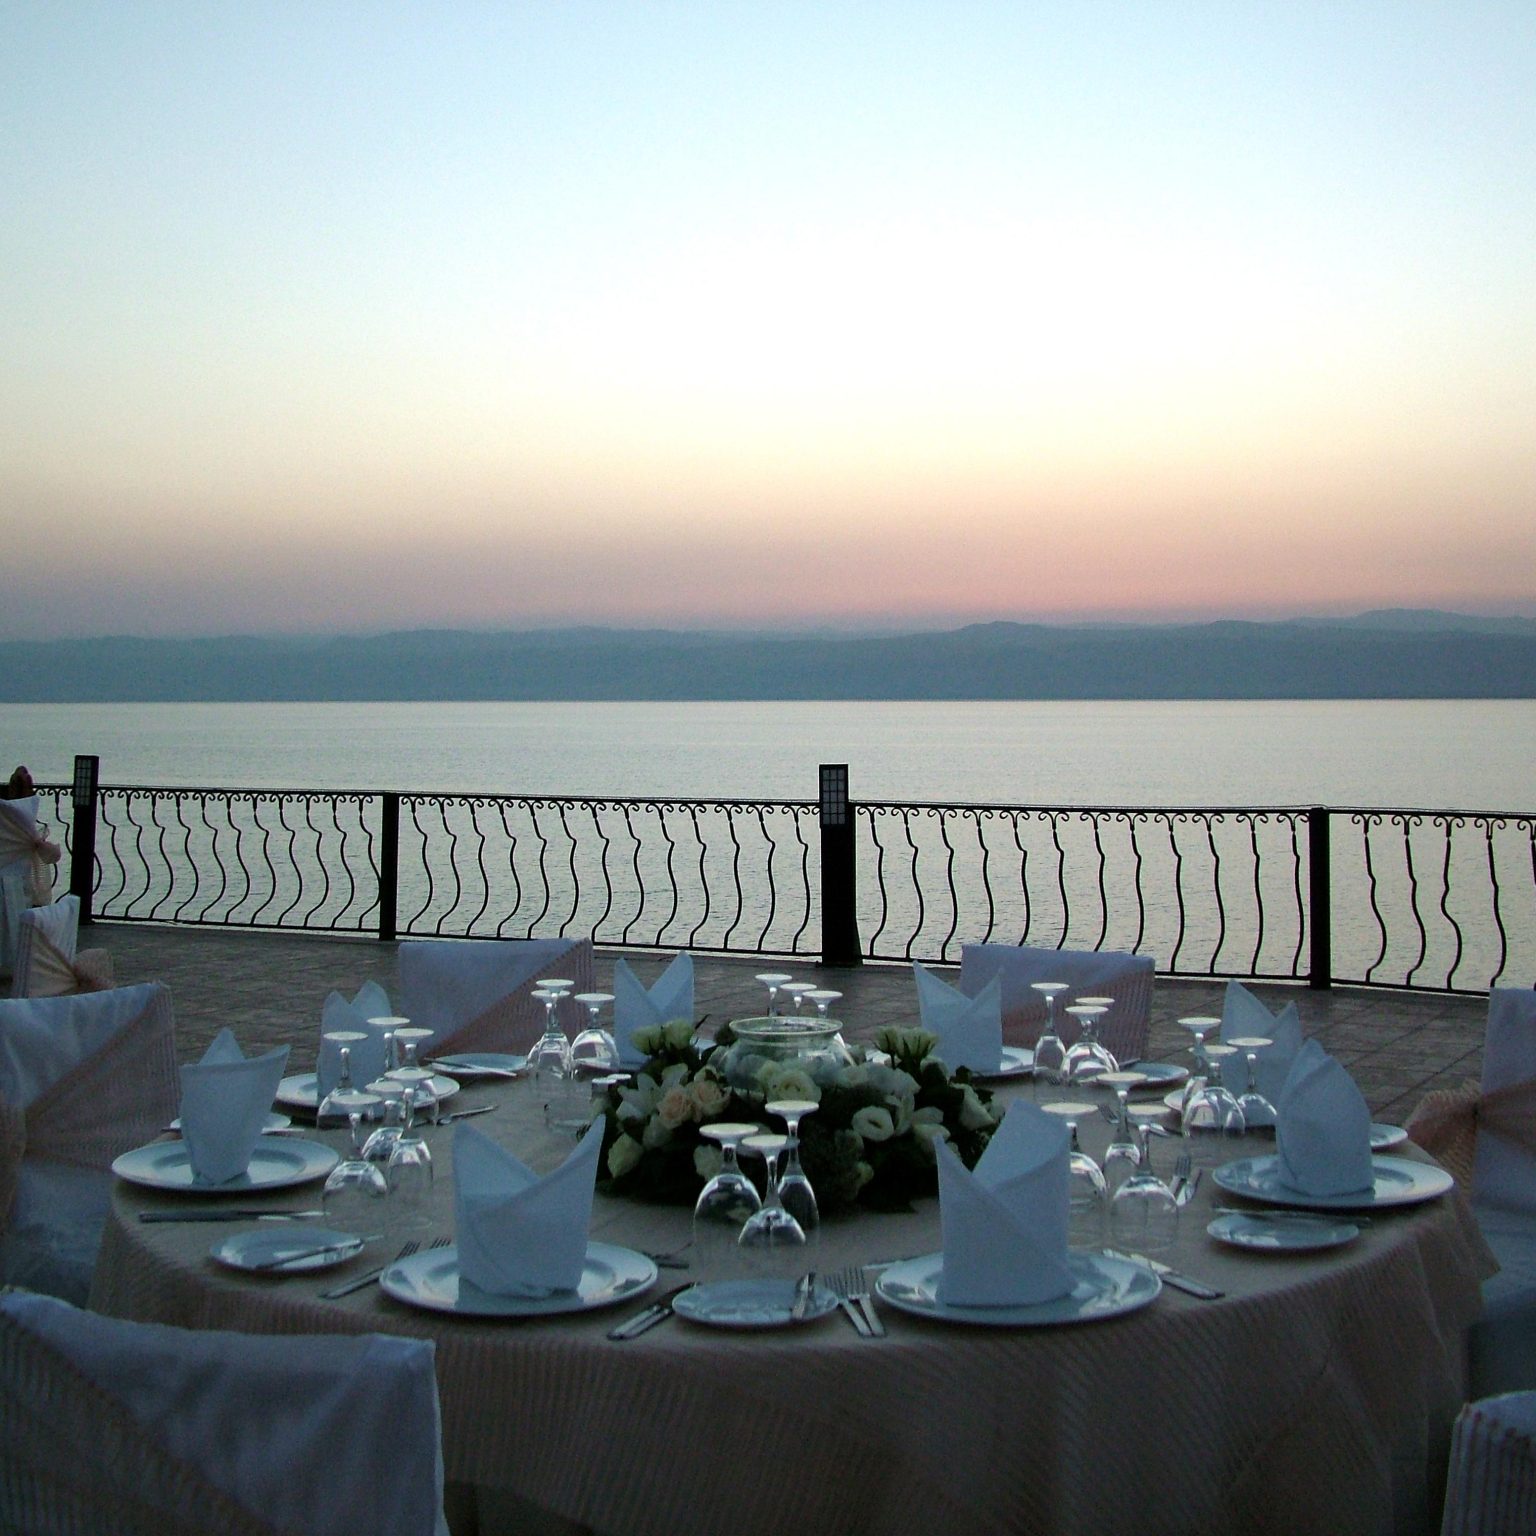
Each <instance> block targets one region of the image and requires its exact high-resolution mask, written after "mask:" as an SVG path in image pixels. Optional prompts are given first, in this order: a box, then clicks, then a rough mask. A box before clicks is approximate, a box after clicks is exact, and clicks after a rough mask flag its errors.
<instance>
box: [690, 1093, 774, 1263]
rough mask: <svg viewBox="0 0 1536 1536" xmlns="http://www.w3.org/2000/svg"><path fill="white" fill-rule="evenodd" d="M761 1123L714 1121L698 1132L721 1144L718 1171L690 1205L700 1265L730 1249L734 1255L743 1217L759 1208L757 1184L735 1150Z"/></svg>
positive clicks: (760, 1206) (715, 1258)
mask: <svg viewBox="0 0 1536 1536" xmlns="http://www.w3.org/2000/svg"><path fill="white" fill-rule="evenodd" d="M761 1129H762V1127H761V1126H756V1125H745V1124H737V1123H735V1122H734V1121H716V1122H715V1123H714V1124H713V1125H701V1126H700V1127H699V1135H700V1136H707V1137H708V1138H709V1139H710V1140H711V1141H718V1142H719V1143H720V1171H719V1172H718V1173H717V1174H715V1176H714V1177H713V1178H712V1179H710V1180H709V1181H708V1182H707V1183H706V1184H705V1185H704V1188H703V1189H702V1190H700V1192H699V1198H698V1199H697V1200H696V1201H695V1202H694V1207H693V1241H694V1246H695V1247H696V1248H697V1249H698V1257H699V1262H700V1264H701V1265H704V1266H705V1268H706V1269H707V1268H708V1267H709V1265H710V1260H711V1259H713V1260H715V1261H716V1262H718V1261H719V1260H720V1259H721V1256H722V1255H724V1254H725V1253H727V1252H729V1253H730V1254H731V1255H732V1257H733V1258H734V1256H735V1250H736V1240H737V1238H739V1237H740V1236H741V1229H742V1227H743V1226H744V1225H745V1224H746V1220H747V1218H748V1217H749V1216H751V1215H752V1214H753V1213H754V1212H755V1211H758V1210H760V1209H761V1208H762V1204H763V1200H762V1196H761V1195H759V1194H758V1192H757V1186H756V1185H755V1184H754V1183H753V1182H752V1180H751V1179H749V1178H748V1177H747V1176H746V1174H744V1173H743V1172H742V1171H741V1165H740V1163H738V1162H737V1159H736V1149H737V1147H738V1146H740V1144H741V1142H742V1140H743V1138H745V1137H747V1136H755V1135H756V1134H757V1133H758V1131H759V1130H761Z"/></svg>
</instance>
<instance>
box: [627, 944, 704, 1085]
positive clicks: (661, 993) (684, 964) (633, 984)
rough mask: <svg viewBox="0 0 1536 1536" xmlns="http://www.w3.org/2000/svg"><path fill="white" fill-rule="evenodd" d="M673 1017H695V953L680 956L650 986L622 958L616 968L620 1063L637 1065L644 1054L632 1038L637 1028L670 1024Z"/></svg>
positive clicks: (642, 1061) (641, 1061) (631, 1065)
mask: <svg viewBox="0 0 1536 1536" xmlns="http://www.w3.org/2000/svg"><path fill="white" fill-rule="evenodd" d="M673 1019H687V1020H689V1021H690V1022H692V1019H693V956H692V955H689V954H682V955H679V956H678V957H677V958H676V959H675V960H674V961H673V962H672V963H671V965H669V966H668V967H667V968H666V970H664V971H663V972H662V973H661V975H660V976H658V977H657V978H656V980H655V981H654V982H653V983H652V984H651V986H650V987H649V988H647V987H646V986H645V984H644V982H642V981H641V980H640V978H639V977H638V976H636V975H635V973H634V972H633V971H632V970H631V969H630V967H629V962H628V961H625V960H619V961H616V962H615V963H614V967H613V1038H614V1041H615V1042H616V1043H617V1045H618V1047H619V1065H620V1066H623V1067H638V1066H641V1065H643V1064H644V1061H645V1053H644V1052H643V1051H637V1050H636V1049H635V1048H634V1046H633V1044H631V1041H632V1040H633V1038H634V1034H635V1031H636V1030H638V1029H649V1028H651V1026H652V1025H655V1024H667V1023H670V1022H671V1021H672V1020H673Z"/></svg>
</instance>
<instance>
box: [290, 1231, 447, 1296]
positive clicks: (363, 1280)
mask: <svg viewBox="0 0 1536 1536" xmlns="http://www.w3.org/2000/svg"><path fill="white" fill-rule="evenodd" d="M448 1242H449V1239H448V1238H446V1237H436V1238H433V1240H432V1241H431V1242H430V1243H429V1244H428V1245H427V1246H428V1248H429V1249H431V1248H446V1247H447V1246H448ZM420 1247H421V1243H420V1242H419V1241H418V1240H417V1239H416V1238H412V1239H411V1240H410V1242H408V1243H405V1244H402V1246H401V1248H400V1252H399V1253H397V1254H396V1255H395V1256H394V1258H393V1259H391V1260H390V1264H398V1263H399V1262H400V1260H401V1259H408V1258H410V1256H411V1255H412V1254H413V1253H415V1252H416V1251H417V1249H419V1248H420ZM388 1268H389V1264H380V1265H379V1267H378V1268H377V1269H370V1270H369V1271H368V1272H367V1273H366V1274H362V1275H354V1276H353V1277H352V1278H351V1279H350V1280H346V1281H343V1282H342V1283H341V1284H340V1285H333V1286H332V1287H331V1288H330V1290H328V1291H321V1292H320V1294H321V1295H322V1296H323V1297H324V1298H325V1299H326V1300H327V1301H335V1300H337V1299H338V1298H339V1297H342V1296H350V1295H351V1294H352V1292H353V1291H360V1290H362V1288H363V1287H364V1286H365V1285H372V1284H373V1282H374V1281H375V1280H377V1279H378V1278H379V1276H380V1275H382V1274H383V1273H384V1271H385V1270H386V1269H388Z"/></svg>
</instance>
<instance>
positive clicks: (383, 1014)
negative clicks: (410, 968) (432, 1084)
mask: <svg viewBox="0 0 1536 1536" xmlns="http://www.w3.org/2000/svg"><path fill="white" fill-rule="evenodd" d="M388 1017H390V1007H389V994H388V993H387V992H386V991H385V990H384V988H383V987H381V986H380V985H379V984H378V982H376V981H365V982H364V983H363V984H362V986H360V987H359V988H358V989H357V996H356V997H354V998H353V999H352V1001H351V1002H350V1003H349V1002H348V1001H347V1000H346V998H344V997H343V996H342V995H341V993H340V992H332V993H331V995H330V996H329V997H328V998H326V1000H325V1002H324V1003H323V1004H322V1005H321V1008H320V1054H319V1057H318V1058H317V1060H316V1063H315V1078H316V1082H317V1085H318V1086H317V1092H316V1100H315V1102H316V1103H319V1101H320V1100H321V1099H323V1098H324V1097H325V1096H326V1094H328V1093H329V1092H330V1091H331V1089H332V1088H334V1087H335V1086H336V1083H337V1081H338V1080H339V1079H340V1077H341V1052H342V1047H341V1046H340V1045H338V1044H337V1043H336V1042H335V1041H334V1040H327V1039H326V1038H325V1037H326V1036H327V1035H330V1034H336V1033H343V1032H355V1033H358V1034H361V1035H363V1036H364V1037H365V1038H364V1039H362V1040H354V1041H352V1042H351V1043H350V1044H349V1045H348V1046H347V1047H346V1049H347V1050H348V1052H349V1053H350V1054H349V1055H348V1057H347V1065H348V1067H349V1068H350V1069H351V1073H352V1085H353V1087H355V1088H366V1087H367V1086H368V1084H369V1083H371V1082H372V1081H373V1080H374V1079H375V1078H377V1077H382V1076H383V1075H384V1032H383V1031H382V1030H378V1029H373V1028H371V1027H370V1026H369V1023H368V1020H369V1019H386V1018H388Z"/></svg>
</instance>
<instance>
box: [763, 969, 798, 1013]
mask: <svg viewBox="0 0 1536 1536" xmlns="http://www.w3.org/2000/svg"><path fill="white" fill-rule="evenodd" d="M755 980H757V981H760V982H762V984H763V985H764V986H765V987H767V988H768V1017H769V1018H772V1017H773V1016H774V1014H776V1013H777V1012H778V1011H779V1009H778V997H779V988H780V987H782V986H783V985H784V983H785V982H786V981H791V980H793V978H792V977H791V976H790V974H789V972H788V971H763V972H762V973H760V974H759V975H758V976H757V977H756V978H755Z"/></svg>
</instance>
